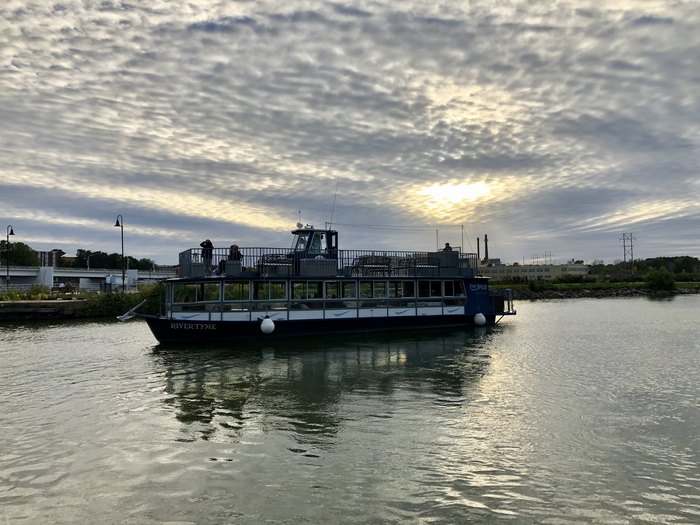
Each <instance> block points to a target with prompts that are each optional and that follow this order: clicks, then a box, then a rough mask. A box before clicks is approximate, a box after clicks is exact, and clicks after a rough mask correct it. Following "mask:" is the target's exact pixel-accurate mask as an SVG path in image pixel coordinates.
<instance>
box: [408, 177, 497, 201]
mask: <svg viewBox="0 0 700 525" xmlns="http://www.w3.org/2000/svg"><path fill="white" fill-rule="evenodd" d="M490 193H491V189H490V188H489V186H488V184H486V183H485V182H473V183H470V182H460V183H457V184H454V183H448V184H431V185H430V186H428V187H426V188H423V189H421V190H420V191H419V194H420V195H422V196H424V197H427V198H428V200H429V202H430V204H432V205H433V206H434V207H439V206H444V205H454V204H456V203H459V202H464V201H467V202H474V201H476V200H478V199H481V198H483V197H487V196H488V195H490Z"/></svg>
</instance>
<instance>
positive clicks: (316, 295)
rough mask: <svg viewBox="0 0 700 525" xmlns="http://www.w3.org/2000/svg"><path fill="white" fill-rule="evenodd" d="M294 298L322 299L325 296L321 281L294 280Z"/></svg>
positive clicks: (292, 287)
mask: <svg viewBox="0 0 700 525" xmlns="http://www.w3.org/2000/svg"><path fill="white" fill-rule="evenodd" d="M291 290H292V299H320V298H321V297H323V293H322V290H323V283H322V282H321V281H294V282H292V286H291Z"/></svg>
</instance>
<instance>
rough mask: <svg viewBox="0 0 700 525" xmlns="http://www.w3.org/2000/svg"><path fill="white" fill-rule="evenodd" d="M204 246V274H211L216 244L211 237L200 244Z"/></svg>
mask: <svg viewBox="0 0 700 525" xmlns="http://www.w3.org/2000/svg"><path fill="white" fill-rule="evenodd" d="M199 245H200V246H201V247H202V262H203V263H204V274H205V275H211V259H212V257H213V256H214V245H213V244H212V243H211V241H210V240H209V239H207V240H206V241H202V242H201V243H200V244H199Z"/></svg>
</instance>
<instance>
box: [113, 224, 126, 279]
mask: <svg viewBox="0 0 700 525" xmlns="http://www.w3.org/2000/svg"><path fill="white" fill-rule="evenodd" d="M114 227H115V228H121V230H122V292H125V291H126V270H125V268H124V217H122V216H121V214H119V215H117V222H116V223H114Z"/></svg>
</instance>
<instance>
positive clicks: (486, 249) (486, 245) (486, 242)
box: [484, 234, 489, 261]
mask: <svg viewBox="0 0 700 525" xmlns="http://www.w3.org/2000/svg"><path fill="white" fill-rule="evenodd" d="M484 259H486V261H488V260H489V236H488V235H486V234H484Z"/></svg>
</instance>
